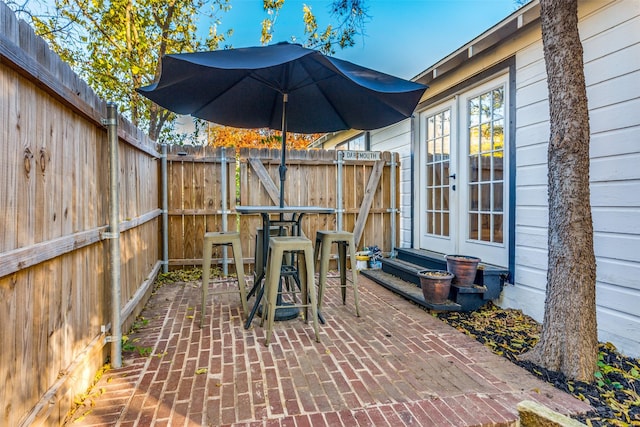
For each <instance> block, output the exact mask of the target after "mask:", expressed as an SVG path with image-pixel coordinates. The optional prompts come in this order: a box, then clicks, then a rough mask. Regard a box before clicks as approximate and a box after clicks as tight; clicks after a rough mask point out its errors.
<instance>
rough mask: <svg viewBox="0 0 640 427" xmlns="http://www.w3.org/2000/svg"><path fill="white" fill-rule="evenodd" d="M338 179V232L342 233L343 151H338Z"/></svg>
mask: <svg viewBox="0 0 640 427" xmlns="http://www.w3.org/2000/svg"><path fill="white" fill-rule="evenodd" d="M337 155H338V161H337V163H338V178H337V180H336V215H337V216H336V226H337V230H338V231H342V211H343V210H344V209H343V206H342V190H343V189H342V174H343V171H342V165H343V164H344V160H343V156H344V153H343V152H342V151H341V150H338V152H337Z"/></svg>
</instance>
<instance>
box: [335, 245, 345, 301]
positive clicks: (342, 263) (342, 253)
mask: <svg viewBox="0 0 640 427" xmlns="http://www.w3.org/2000/svg"><path fill="white" fill-rule="evenodd" d="M336 243H337V244H338V260H339V262H340V290H341V291H342V305H346V304H347V242H336Z"/></svg>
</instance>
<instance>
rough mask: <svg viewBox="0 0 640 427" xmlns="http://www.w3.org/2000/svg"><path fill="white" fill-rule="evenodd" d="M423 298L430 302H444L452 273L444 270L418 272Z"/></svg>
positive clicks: (447, 294) (447, 295)
mask: <svg viewBox="0 0 640 427" xmlns="http://www.w3.org/2000/svg"><path fill="white" fill-rule="evenodd" d="M418 277H420V286H421V287H422V295H423V296H424V300H425V301H427V302H430V303H432V304H444V303H445V302H446V301H447V299H448V298H449V290H450V289H451V280H452V279H453V274H451V273H449V272H448V271H445V270H424V271H420V272H419V273H418Z"/></svg>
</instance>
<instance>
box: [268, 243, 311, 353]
mask: <svg viewBox="0 0 640 427" xmlns="http://www.w3.org/2000/svg"><path fill="white" fill-rule="evenodd" d="M291 253H296V254H297V255H298V256H297V266H288V265H283V263H282V261H283V259H284V258H285V256H286V255H287V254H291ZM313 264H314V263H313V244H312V243H311V240H309V239H307V238H304V237H300V236H274V237H271V238H270V239H269V248H268V254H267V274H266V279H265V284H264V286H265V289H264V306H263V309H262V320H261V322H260V325H261V326H262V325H264V320H265V318H266V319H267V335H266V338H265V342H264V343H265V345H266V346H268V345H269V341H270V340H271V334H272V332H273V321H274V319H275V315H276V309H278V308H292V307H298V308H304V319H305V323H309V316H307V309H308V308H309V307H310V308H311V318H312V319H313V330H314V332H315V334H316V342H320V337H319V335H318V308H317V301H316V288H315V278H314V276H315V271H314V270H315V268H314V265H313ZM287 275H289V276H291V275H294V277H296V279H297V280H296V282H297V283H299V284H300V298H301V300H300V303H299V304H296V303H287V305H278V294H279V293H281V292H282V289H281V281H280V278H281V277H282V276H287Z"/></svg>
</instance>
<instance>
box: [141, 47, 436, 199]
mask: <svg viewBox="0 0 640 427" xmlns="http://www.w3.org/2000/svg"><path fill="white" fill-rule="evenodd" d="M426 89H427V87H426V86H424V85H422V84H419V83H415V82H412V81H408V80H404V79H401V78H398V77H394V76H391V75H388V74H384V73H381V72H378V71H375V70H371V69H369V68H365V67H361V66H359V65H356V64H353V63H351V62H348V61H344V60H340V59H337V58H333V57H330V56H327V55H324V54H322V53H320V52H318V51H316V50H313V49H306V48H304V47H302V46H300V45H298V44H291V43H286V42H284V43H278V44H274V45H270V46H262V47H249V48H240V49H229V50H215V51H209V52H195V53H181V54H174V55H165V56H163V57H162V67H161V73H160V78H159V80H158V81H157V82H155V83H153V84H151V85H149V86H144V87H141V88H138V89H137V91H138V92H139V93H141V94H142V95H144V96H145V97H147V98H149V99H150V100H152V101H153V102H155V103H156V104H158V105H160V106H161V107H163V108H166V109H167V110H170V111H173V112H175V113H178V114H185V115H187V114H189V115H192V116H194V117H198V118H201V119H204V120H208V121H210V122H214V123H217V124H221V125H226V126H232V127H238V128H249V129H255V128H270V129H274V130H280V131H282V157H281V164H280V206H281V207H282V206H284V199H283V196H284V181H285V177H286V170H287V168H286V165H285V161H286V157H285V156H286V135H287V132H295V133H307V134H308V133H320V132H334V131H339V130H345V129H359V130H371V129H378V128H382V127H385V126H388V125H391V124H393V123H396V122H398V121H400V120H402V119H405V118H408V117H410V116H411V115H412V114H413V111H414V110H415V108H416V105H417V104H418V102H419V101H420V98H421V97H422V94H423V93H424V91H425V90H426Z"/></svg>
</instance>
